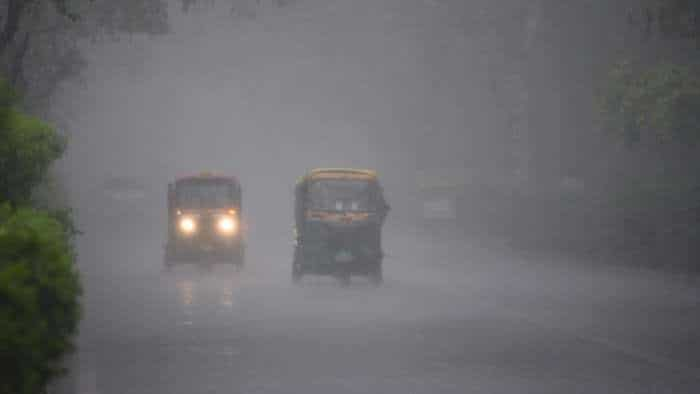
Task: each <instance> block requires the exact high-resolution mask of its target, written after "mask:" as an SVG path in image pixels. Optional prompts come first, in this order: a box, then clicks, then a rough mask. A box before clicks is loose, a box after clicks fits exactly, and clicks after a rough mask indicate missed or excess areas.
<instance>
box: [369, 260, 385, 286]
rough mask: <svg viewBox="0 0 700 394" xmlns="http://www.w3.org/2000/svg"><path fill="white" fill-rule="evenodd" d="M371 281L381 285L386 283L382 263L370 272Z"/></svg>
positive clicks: (373, 283)
mask: <svg viewBox="0 0 700 394" xmlns="http://www.w3.org/2000/svg"><path fill="white" fill-rule="evenodd" d="M369 281H370V283H371V284H372V285H373V286H380V285H381V284H382V283H384V275H383V272H382V266H381V265H380V264H378V265H377V267H376V268H374V269H373V270H372V271H371V272H370V273H369Z"/></svg>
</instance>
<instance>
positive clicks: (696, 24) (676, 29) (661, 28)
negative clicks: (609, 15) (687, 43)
mask: <svg viewBox="0 0 700 394" xmlns="http://www.w3.org/2000/svg"><path fill="white" fill-rule="evenodd" d="M628 23H629V24H630V25H633V26H635V27H637V28H639V29H640V30H641V31H642V32H643V35H644V38H645V39H649V38H650V37H652V36H653V35H658V36H660V37H662V38H667V39H679V38H680V39H693V40H696V41H697V42H698V44H700V2H698V1H697V0H642V1H640V3H639V6H638V7H637V8H635V9H631V10H630V12H629V14H628Z"/></svg>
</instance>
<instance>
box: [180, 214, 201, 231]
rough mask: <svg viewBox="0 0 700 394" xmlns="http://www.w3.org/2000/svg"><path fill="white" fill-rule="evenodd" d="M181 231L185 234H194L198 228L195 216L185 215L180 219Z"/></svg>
mask: <svg viewBox="0 0 700 394" xmlns="http://www.w3.org/2000/svg"><path fill="white" fill-rule="evenodd" d="M179 226H180V231H182V232H183V233H185V234H192V233H193V232H195V230H197V223H196V222H195V221H194V219H193V218H191V217H189V216H185V217H183V218H182V219H180V223H179Z"/></svg>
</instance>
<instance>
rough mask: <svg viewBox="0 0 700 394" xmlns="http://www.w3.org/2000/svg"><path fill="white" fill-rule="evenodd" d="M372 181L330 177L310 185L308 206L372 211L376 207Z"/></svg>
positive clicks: (328, 209)
mask: <svg viewBox="0 0 700 394" xmlns="http://www.w3.org/2000/svg"><path fill="white" fill-rule="evenodd" d="M372 185H373V184H372V183H371V182H369V181H366V180H354V179H353V180H350V179H328V180H325V179H324V180H318V181H315V182H312V183H311V184H310V185H309V191H308V207H309V208H310V209H316V210H323V211H360V212H362V211H371V210H373V209H375V208H376V202H375V201H374V198H373V194H374V193H372Z"/></svg>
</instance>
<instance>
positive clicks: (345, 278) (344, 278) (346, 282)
mask: <svg viewBox="0 0 700 394" xmlns="http://www.w3.org/2000/svg"><path fill="white" fill-rule="evenodd" d="M350 279H351V278H350V273H346V272H343V273H341V274H338V281H339V282H340V286H342V287H348V286H350Z"/></svg>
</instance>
